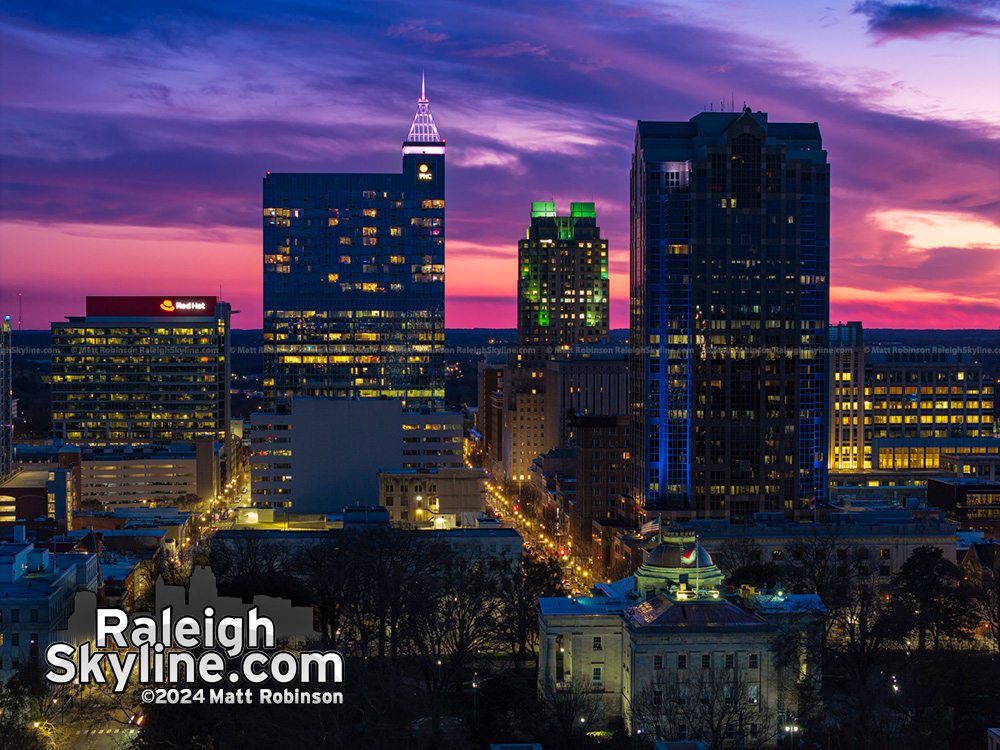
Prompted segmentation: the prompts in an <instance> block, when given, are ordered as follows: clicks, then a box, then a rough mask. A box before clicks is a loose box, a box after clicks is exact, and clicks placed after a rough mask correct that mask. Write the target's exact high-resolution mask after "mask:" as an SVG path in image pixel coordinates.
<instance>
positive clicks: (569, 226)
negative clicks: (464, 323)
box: [517, 202, 609, 347]
mask: <svg viewBox="0 0 1000 750" xmlns="http://www.w3.org/2000/svg"><path fill="white" fill-rule="evenodd" d="M569 214H570V215H569V216H558V215H557V214H556V204H555V203H538V202H536V203H532V204H531V225H530V226H529V227H528V233H527V238H526V239H523V240H520V241H519V242H518V243H517V255H518V267H519V269H520V270H519V274H518V281H517V336H518V343H519V344H521V345H531V346H534V345H539V346H544V347H563V346H572V345H574V344H591V343H603V342H606V341H607V340H608V325H609V323H608V321H609V313H608V309H609V308H608V241H607V240H606V239H602V238H601V228H600V227H599V226H597V213H596V212H595V211H594V204H593V203H570V204H569Z"/></svg>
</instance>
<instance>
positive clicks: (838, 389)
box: [829, 321, 870, 471]
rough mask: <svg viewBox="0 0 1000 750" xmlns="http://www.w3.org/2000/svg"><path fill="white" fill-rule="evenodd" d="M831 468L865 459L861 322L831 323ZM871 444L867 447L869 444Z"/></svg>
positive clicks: (856, 464) (842, 467)
mask: <svg viewBox="0 0 1000 750" xmlns="http://www.w3.org/2000/svg"><path fill="white" fill-rule="evenodd" d="M829 382H830V411H829V413H830V444H829V445H830V455H829V464H830V470H831V471H854V470H856V469H860V468H862V466H863V465H864V459H865V450H864V429H865V418H864V415H865V408H864V407H865V401H866V399H865V398H864V396H865V336H864V328H863V326H862V325H861V323H859V322H857V321H852V322H850V323H846V324H845V323H838V324H837V325H835V326H834V325H832V326H830V381H829ZM869 447H870V446H869Z"/></svg>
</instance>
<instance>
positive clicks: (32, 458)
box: [17, 435, 225, 508]
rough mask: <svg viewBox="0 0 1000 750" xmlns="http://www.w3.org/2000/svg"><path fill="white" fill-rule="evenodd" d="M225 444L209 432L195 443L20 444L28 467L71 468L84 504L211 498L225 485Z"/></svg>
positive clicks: (98, 504) (137, 503) (122, 503)
mask: <svg viewBox="0 0 1000 750" xmlns="http://www.w3.org/2000/svg"><path fill="white" fill-rule="evenodd" d="M224 453H225V452H224V450H223V444H222V443H217V442H214V440H213V438H212V437H211V436H210V435H202V436H199V437H198V438H197V439H196V440H195V442H193V443H169V444H165V445H155V444H147V445H84V446H83V447H77V446H75V445H69V444H63V443H62V442H61V441H51V442H48V443H46V444H44V445H18V446H17V456H18V460H19V461H21V464H22V466H24V467H26V468H39V469H43V468H44V469H56V468H68V469H71V470H72V471H73V472H74V475H75V477H76V481H77V490H76V491H77V495H78V504H79V506H82V507H88V506H89V507H91V508H94V507H110V506H115V505H136V506H139V505H152V504H155V503H160V504H167V505H169V504H170V503H171V502H175V501H177V500H178V499H180V498H183V497H185V496H186V495H197V496H198V497H199V498H201V499H202V500H210V499H212V498H213V497H215V496H216V494H218V492H219V491H220V489H221V484H220V482H221V476H222V468H221V466H222V461H223V456H224Z"/></svg>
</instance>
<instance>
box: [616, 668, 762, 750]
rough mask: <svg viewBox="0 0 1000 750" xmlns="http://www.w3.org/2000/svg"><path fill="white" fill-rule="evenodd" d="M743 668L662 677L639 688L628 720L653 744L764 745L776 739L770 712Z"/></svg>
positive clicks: (721, 748)
mask: <svg viewBox="0 0 1000 750" xmlns="http://www.w3.org/2000/svg"><path fill="white" fill-rule="evenodd" d="M750 676H751V675H750V674H749V671H748V670H746V669H744V668H728V669H727V668H724V667H720V668H714V669H702V670H689V671H686V672H683V671H680V670H678V671H677V672H673V673H668V674H665V675H664V676H663V677H661V678H658V679H656V680H654V681H653V683H652V684H650V685H647V686H646V687H644V688H642V689H641V690H639V691H638V692H637V693H636V695H635V698H634V699H633V702H632V721H633V725H634V726H635V727H636V728H637V729H642V730H643V734H646V735H650V736H651V738H652V739H654V740H671V739H679V738H680V737H681V727H683V728H684V732H683V734H684V736H685V737H686V738H687V739H696V740H701V741H702V742H705V743H706V744H708V746H709V747H710V748H711V749H712V750H725V749H727V748H746V750H754V749H755V748H762V747H767V746H770V745H771V744H772V743H773V742H774V739H775V737H776V736H777V729H778V728H777V724H776V722H775V718H774V716H773V711H772V710H771V709H770V708H769V707H768V706H767V705H765V703H764V700H763V696H762V695H761V692H760V685H759V683H757V682H756V681H755V680H751V679H750Z"/></svg>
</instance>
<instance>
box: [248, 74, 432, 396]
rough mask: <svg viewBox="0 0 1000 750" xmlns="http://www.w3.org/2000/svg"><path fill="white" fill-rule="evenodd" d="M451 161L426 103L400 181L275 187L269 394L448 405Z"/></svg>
mask: <svg viewBox="0 0 1000 750" xmlns="http://www.w3.org/2000/svg"><path fill="white" fill-rule="evenodd" d="M444 156H445V143H444V140H443V139H442V138H441V137H440V136H439V135H438V132H437V128H436V127H435V125H434V119H433V117H432V116H431V111H430V105H429V102H428V100H427V97H426V95H425V94H424V93H422V94H421V97H420V100H419V102H418V105H417V112H416V115H415V116H414V119H413V125H412V127H411V128H410V133H409V136H408V137H407V139H406V141H405V142H404V143H403V169H402V172H401V173H399V174H276V173H268V175H267V176H266V177H265V178H264V393H265V398H266V401H267V403H268V404H269V405H270V406H273V404H274V403H275V402H276V401H283V400H287V399H290V398H293V397H294V398H309V397H318V398H394V399H400V400H402V401H403V404H404V408H406V409H421V408H432V409H438V408H441V407H443V404H444V355H443V348H444V237H445V220H444V215H445V214H444V184H445V183H444V163H445V162H444Z"/></svg>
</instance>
